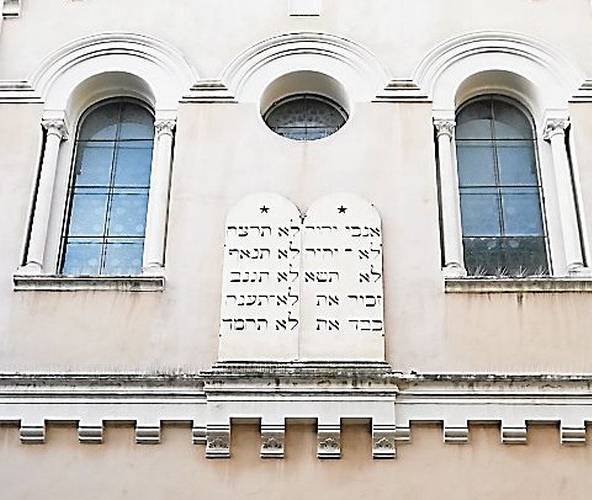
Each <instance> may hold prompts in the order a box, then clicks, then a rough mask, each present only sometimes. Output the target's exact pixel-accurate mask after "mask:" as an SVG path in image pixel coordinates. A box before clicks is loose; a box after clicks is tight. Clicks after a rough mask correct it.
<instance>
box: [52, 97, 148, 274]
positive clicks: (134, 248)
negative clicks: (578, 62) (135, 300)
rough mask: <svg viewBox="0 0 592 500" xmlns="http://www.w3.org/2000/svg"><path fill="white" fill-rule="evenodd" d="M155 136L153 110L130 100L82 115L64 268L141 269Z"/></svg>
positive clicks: (69, 271)
mask: <svg viewBox="0 0 592 500" xmlns="http://www.w3.org/2000/svg"><path fill="white" fill-rule="evenodd" d="M153 138H154V118H153V117H152V114H151V113H150V112H149V111H148V110H147V109H146V108H144V107H143V106H142V105H140V104H137V103H135V102H131V101H117V102H113V101H112V102H108V103H105V104H102V105H99V106H98V107H96V108H94V109H93V110H92V111H91V112H90V113H89V114H88V115H87V116H86V117H85V118H84V120H83V121H82V123H81V126H80V129H79V131H78V138H77V141H76V159H75V163H74V172H73V177H72V182H71V185H70V190H69V213H68V219H67V224H66V225H65V230H64V237H63V245H62V246H63V252H62V253H63V256H62V268H61V271H62V273H63V274H65V275H78V276H82V275H133V274H138V273H139V272H140V271H141V268H142V253H143V249H144V233H145V228H146V211H147V206H148V188H149V185H150V167H151V163H152V146H153Z"/></svg>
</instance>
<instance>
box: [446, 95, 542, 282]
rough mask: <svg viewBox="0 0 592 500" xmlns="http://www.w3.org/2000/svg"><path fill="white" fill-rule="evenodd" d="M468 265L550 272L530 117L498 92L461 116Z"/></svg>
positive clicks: (473, 269)
mask: <svg viewBox="0 0 592 500" xmlns="http://www.w3.org/2000/svg"><path fill="white" fill-rule="evenodd" d="M456 148H457V160H458V174H459V185H460V203H461V216H462V230H463V244H464V252H465V265H466V267H467V272H468V273H469V274H470V275H472V276H532V275H546V274H548V272H549V266H548V258H547V242H546V235H545V229H544V222H543V216H542V209H541V206H542V201H541V186H540V182H539V176H538V170H537V161H536V153H535V148H536V143H535V136H534V134H533V128H532V125H531V121H530V119H529V117H528V116H527V115H526V114H525V113H524V112H523V111H521V110H520V108H518V106H516V105H514V104H512V103H511V102H509V101H507V100H505V99H502V98H496V97H493V96H492V97H488V98H485V99H479V100H476V101H473V102H472V103H470V104H468V105H467V106H465V107H464V108H462V109H461V110H460V112H459V113H458V115H457V128H456Z"/></svg>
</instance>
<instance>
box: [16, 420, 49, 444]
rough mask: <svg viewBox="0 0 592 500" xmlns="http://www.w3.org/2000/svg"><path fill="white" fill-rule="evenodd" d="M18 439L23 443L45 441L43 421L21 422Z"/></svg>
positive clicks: (40, 442)
mask: <svg viewBox="0 0 592 500" xmlns="http://www.w3.org/2000/svg"><path fill="white" fill-rule="evenodd" d="M19 434H20V439H21V443H23V444H43V443H45V422H40V423H37V422H35V423H31V422H21V427H20V432H19Z"/></svg>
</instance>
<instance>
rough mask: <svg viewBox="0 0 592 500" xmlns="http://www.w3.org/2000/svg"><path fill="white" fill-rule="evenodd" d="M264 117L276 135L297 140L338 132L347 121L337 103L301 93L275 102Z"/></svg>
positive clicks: (316, 137)
mask: <svg viewBox="0 0 592 500" xmlns="http://www.w3.org/2000/svg"><path fill="white" fill-rule="evenodd" d="M263 119H264V120H265V123H267V126H268V127H269V128H270V129H271V130H273V131H274V132H275V133H276V134H279V135H281V136H283V137H287V138H288V139H293V140H295V141H315V140H317V139H322V138H323V137H328V136H330V135H331V134H334V133H335V132H337V131H338V130H339V129H340V128H341V127H343V125H344V124H345V122H346V121H347V113H346V111H345V110H344V109H343V108H342V107H341V106H340V105H339V104H337V103H336V102H334V101H332V100H331V99H328V98H326V97H322V96H319V95H315V94H299V95H295V96H290V97H286V98H284V99H281V100H279V101H277V102H275V103H274V104H273V105H272V106H271V107H270V108H269V109H268V110H267V112H266V113H265V115H264V117H263Z"/></svg>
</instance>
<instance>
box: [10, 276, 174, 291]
mask: <svg viewBox="0 0 592 500" xmlns="http://www.w3.org/2000/svg"><path fill="white" fill-rule="evenodd" d="M165 281H166V280H165V278H164V276H85V277H78V276H77V277H72V276H28V275H15V276H13V283H14V291H15V292H31V291H32V292H79V291H93V292H97V291H111V292H112V291H116V292H162V291H163V290H164V288H165Z"/></svg>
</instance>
